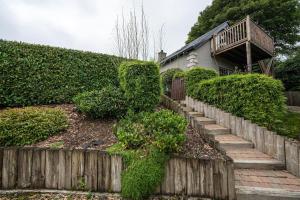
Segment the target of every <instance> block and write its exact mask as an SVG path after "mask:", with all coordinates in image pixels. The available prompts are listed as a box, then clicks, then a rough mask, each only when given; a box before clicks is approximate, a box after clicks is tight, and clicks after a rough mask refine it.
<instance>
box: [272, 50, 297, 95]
mask: <svg viewBox="0 0 300 200" xmlns="http://www.w3.org/2000/svg"><path fill="white" fill-rule="evenodd" d="M275 77H276V78H277V79H280V80H281V81H282V82H283V84H284V87H285V89H286V90H287V91H300V48H299V49H298V50H297V51H296V52H295V54H294V55H292V56H290V57H289V58H288V59H287V60H285V61H283V62H281V63H279V65H278V67H277V68H275Z"/></svg>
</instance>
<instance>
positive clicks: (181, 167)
mask: <svg viewBox="0 0 300 200" xmlns="http://www.w3.org/2000/svg"><path fill="white" fill-rule="evenodd" d="M174 168H175V169H174V176H175V177H174V184H175V194H186V178H187V177H186V159H184V158H180V159H179V158H177V159H175V166H174Z"/></svg>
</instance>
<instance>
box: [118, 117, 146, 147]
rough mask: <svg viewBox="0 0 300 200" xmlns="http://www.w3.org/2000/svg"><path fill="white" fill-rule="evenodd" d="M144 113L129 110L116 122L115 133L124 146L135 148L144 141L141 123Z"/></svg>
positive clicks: (143, 130) (143, 128)
mask: <svg viewBox="0 0 300 200" xmlns="http://www.w3.org/2000/svg"><path fill="white" fill-rule="evenodd" d="M144 115H145V113H138V114H134V113H132V112H129V113H128V115H127V116H126V117H125V118H123V119H121V120H120V121H119V122H118V124H117V126H116V130H115V135H116V136H117V138H118V140H119V142H120V143H122V144H123V145H124V146H125V147H126V148H129V149H137V148H139V147H140V146H142V145H143V144H145V143H146V138H145V136H146V135H145V127H144V124H143V123H142V118H143V117H144Z"/></svg>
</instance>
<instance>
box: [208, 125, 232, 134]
mask: <svg viewBox="0 0 300 200" xmlns="http://www.w3.org/2000/svg"><path fill="white" fill-rule="evenodd" d="M204 133H205V134H209V135H224V134H230V129H229V128H225V127H223V126H220V125H218V124H206V125H204Z"/></svg>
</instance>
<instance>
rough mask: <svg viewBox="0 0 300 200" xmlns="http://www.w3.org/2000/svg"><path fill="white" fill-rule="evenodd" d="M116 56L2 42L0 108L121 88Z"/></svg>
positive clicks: (48, 102) (57, 101) (69, 99)
mask: <svg viewBox="0 0 300 200" xmlns="http://www.w3.org/2000/svg"><path fill="white" fill-rule="evenodd" d="M122 60H124V59H121V58H118V57H115V56H109V55H104V54H97V53H91V52H83V51H76V50H69V49H63V48H55V47H49V46H42V45H32V44H26V43H19V42H9V41H4V40H0V106H20V105H22V106H24V105H34V104H52V103H65V102H71V100H72V98H73V96H74V95H76V94H78V93H80V92H84V91H91V90H100V89H101V88H102V87H104V86H107V85H116V86H117V85H118V66H119V64H120V62H121V61H122Z"/></svg>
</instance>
